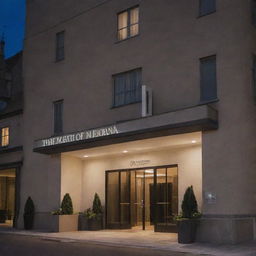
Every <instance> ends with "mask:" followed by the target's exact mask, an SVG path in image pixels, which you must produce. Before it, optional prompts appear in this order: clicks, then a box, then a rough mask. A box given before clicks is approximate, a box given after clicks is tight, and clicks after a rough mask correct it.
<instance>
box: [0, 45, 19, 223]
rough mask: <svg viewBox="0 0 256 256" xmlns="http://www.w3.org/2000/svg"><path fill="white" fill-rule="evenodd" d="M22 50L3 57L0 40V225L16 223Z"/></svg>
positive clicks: (17, 211) (17, 213)
mask: <svg viewBox="0 0 256 256" xmlns="http://www.w3.org/2000/svg"><path fill="white" fill-rule="evenodd" d="M22 113H23V83H22V52H20V53H17V54H16V55H14V56H13V57H11V58H9V59H5V58H4V41H2V40H1V42H0V136H1V137H0V225H2V224H3V225H6V224H7V225H14V226H16V225H17V218H18V216H19V209H20V206H19V202H20V201H19V200H20V187H19V180H20V171H21V167H22V161H23V153H22V151H23V147H22Z"/></svg>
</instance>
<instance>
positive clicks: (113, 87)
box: [111, 67, 143, 109]
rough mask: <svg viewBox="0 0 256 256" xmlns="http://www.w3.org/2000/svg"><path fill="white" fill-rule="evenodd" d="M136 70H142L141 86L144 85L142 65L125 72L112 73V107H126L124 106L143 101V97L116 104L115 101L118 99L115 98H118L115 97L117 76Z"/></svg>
mask: <svg viewBox="0 0 256 256" xmlns="http://www.w3.org/2000/svg"><path fill="white" fill-rule="evenodd" d="M136 70H139V71H140V72H141V85H140V86H142V84H143V82H142V68H141V67H138V68H134V69H130V70H128V71H124V72H120V73H115V74H113V75H112V106H111V109H113V108H120V107H124V106H128V105H132V104H137V103H141V102H142V97H140V99H138V100H134V101H133V102H129V103H123V104H121V105H116V104H115V102H116V100H115V98H116V97H115V96H116V95H115V77H116V76H118V75H122V74H127V73H131V72H133V71H136ZM126 93H127V92H126ZM140 93H141V92H140ZM124 101H125V100H124Z"/></svg>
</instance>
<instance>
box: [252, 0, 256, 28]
mask: <svg viewBox="0 0 256 256" xmlns="http://www.w3.org/2000/svg"><path fill="white" fill-rule="evenodd" d="M251 15H252V25H253V26H255V27H256V0H251Z"/></svg>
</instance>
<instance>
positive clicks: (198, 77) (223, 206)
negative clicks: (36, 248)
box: [10, 0, 256, 243]
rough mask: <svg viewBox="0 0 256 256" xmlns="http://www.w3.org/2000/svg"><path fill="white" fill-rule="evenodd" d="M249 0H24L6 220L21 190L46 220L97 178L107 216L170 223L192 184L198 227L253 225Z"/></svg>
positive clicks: (247, 230) (236, 235) (255, 33)
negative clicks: (15, 189)
mask: <svg viewBox="0 0 256 256" xmlns="http://www.w3.org/2000/svg"><path fill="white" fill-rule="evenodd" d="M253 2H254V1H253ZM251 3H252V1H249V0H232V1H231V0H221V1H217V0H216V1H215V0H200V1H199V0H193V1H187V0H176V1H168V0H158V1H155V0H123V1H120V0H109V1H106V0H105V1H104V0H86V1H85V0H80V1H76V2H75V3H74V1H71V0H65V1H63V0H56V1H40V0H28V1H27V26H26V39H25V48H24V53H23V54H24V62H23V64H24V84H25V87H24V88H25V89H24V99H25V102H24V105H25V108H24V116H23V117H24V123H23V125H24V127H23V129H24V137H23V138H24V143H23V146H24V150H23V152H24V160H23V166H22V172H21V173H22V175H21V179H20V197H21V203H20V207H21V208H20V209H21V210H20V215H19V218H18V227H20V228H23V219H22V214H21V213H22V209H23V208H24V204H25V201H26V199H27V197H28V196H32V199H33V200H34V203H35V206H36V217H35V228H36V229H41V230H42V229H45V230H52V229H53V224H52V216H51V211H53V210H56V209H57V208H58V207H59V206H60V201H61V199H62V197H63V195H64V194H65V193H70V195H71V197H72V200H73V205H74V210H75V212H81V211H84V210H85V209H86V208H88V207H91V204H92V200H93V196H94V193H95V192H97V193H98V194H99V195H100V198H101V200H102V203H103V205H104V207H105V220H104V223H105V227H106V228H116V229H118V228H141V229H151V228H154V229H155V231H163V232H175V224H174V220H173V217H174V216H175V215H176V214H178V212H180V210H181V202H182V198H183V195H184V192H185V189H186V188H187V187H188V186H190V185H193V187H194V191H195V194H196V197H197V200H198V205H199V208H200V210H201V211H202V213H203V218H202V220H201V221H200V226H199V230H198V234H197V240H198V241H207V242H224V243H225V242H227V243H237V242H242V241H246V240H252V239H254V237H255V236H256V233H255V230H254V222H255V219H256V143H255V142H256V141H255V129H256V106H255V102H256V98H255V91H256V79H255V77H256V75H255V74H256V72H255V70H256V66H255V65H256V61H255V59H256V58H255V57H254V54H256V28H255V26H254V24H255V23H256V22H255V23H254V20H256V19H255V17H254V13H256V12H255V10H254V5H252V4H251ZM60 6H61V8H60ZM251 14H253V15H252V18H253V22H252V20H251ZM252 67H253V68H252ZM252 74H254V77H253V76H252ZM252 85H253V86H252ZM10 154H11V153H10Z"/></svg>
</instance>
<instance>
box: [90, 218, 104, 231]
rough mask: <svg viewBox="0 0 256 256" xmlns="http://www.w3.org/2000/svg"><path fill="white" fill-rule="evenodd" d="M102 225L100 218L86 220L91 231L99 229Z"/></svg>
mask: <svg viewBox="0 0 256 256" xmlns="http://www.w3.org/2000/svg"><path fill="white" fill-rule="evenodd" d="M102 226H103V225H102V218H100V219H98V218H92V219H89V220H88V229H89V230H91V231H97V230H101V229H102Z"/></svg>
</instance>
